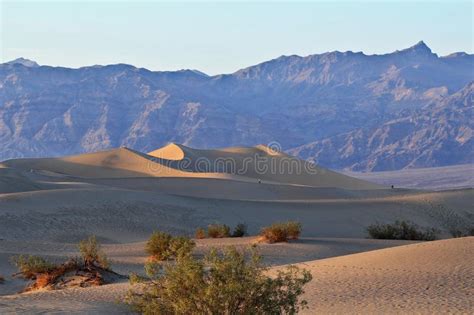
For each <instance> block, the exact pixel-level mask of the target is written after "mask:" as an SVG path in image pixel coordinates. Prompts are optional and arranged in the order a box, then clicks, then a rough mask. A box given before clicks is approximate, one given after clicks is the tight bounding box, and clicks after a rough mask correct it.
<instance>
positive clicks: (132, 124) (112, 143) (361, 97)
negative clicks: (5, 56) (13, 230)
mask: <svg viewBox="0 0 474 315" xmlns="http://www.w3.org/2000/svg"><path fill="white" fill-rule="evenodd" d="M473 66H474V56H473V55H469V54H466V53H454V54H451V55H448V56H445V57H438V56H437V55H436V54H434V53H432V51H431V49H429V47H428V46H427V45H426V44H425V43H423V42H420V43H418V44H416V45H415V46H413V47H410V48H407V49H404V50H400V51H396V52H393V53H390V54H384V55H365V54H363V53H360V52H358V53H354V52H329V53H324V54H318V55H310V56H307V57H300V56H282V57H279V58H277V59H274V60H270V61H267V62H264V63H261V64H258V65H255V66H252V67H248V68H245V69H242V70H239V71H237V72H235V73H233V74H225V75H217V76H207V75H205V74H203V73H201V72H199V71H196V70H181V71H166V72H153V71H149V70H147V69H143V68H136V67H133V66H130V65H125V64H117V65H107V66H91V67H83V68H79V69H69V68H64V67H49V66H35V64H34V63H32V62H31V61H30V62H26V60H25V59H23V60H20V62H11V63H5V64H1V65H0V145H1V147H2V150H0V160H4V159H8V158H16V157H39V156H59V155H66V154H76V153H83V152H91V151H97V150H101V149H107V148H112V147H119V146H127V147H131V148H133V149H137V150H140V151H149V150H151V149H153V148H156V147H158V146H161V145H164V144H166V143H167V142H178V143H183V144H185V145H190V146H192V147H202V148H215V147H226V146H231V145H245V146H249V145H256V144H260V143H263V144H268V143H270V142H273V141H276V142H278V143H279V144H280V145H281V147H282V149H283V150H288V152H290V153H292V154H297V155H299V156H300V157H303V158H307V159H310V160H313V161H315V162H318V163H320V164H322V165H323V166H325V167H330V168H336V169H350V170H364V171H370V170H393V169H401V168H408V167H422V166H423V167H426V166H440V165H450V164H456V163H461V162H462V163H464V162H465V161H466V160H469V156H466V155H467V154H470V153H472V142H471V141H472V140H470V139H471V137H472V129H474V126H473V119H472V116H469V115H472V94H470V92H466V93H467V95H468V96H466V100H465V103H466V104H467V105H466V108H464V109H462V108H461V109H459V108H458V107H456V106H454V105H453V106H454V107H453V106H452V105H451V104H453V102H454V103H456V101H454V99H455V98H458V97H460V96H459V94H457V93H462V92H461V91H465V89H469V87H472V84H471V85H470V83H471V82H472V81H474V67H473ZM463 89H464V90H463ZM456 95H457V96H456ZM443 104H444V105H443ZM438 107H442V108H443V110H434V109H436V108H438ZM432 110H434V111H432ZM447 117H450V118H452V119H450V120H449V123H448V122H447V123H444V126H445V128H447V129H443V130H446V131H445V132H434V131H433V132H431V133H429V132H427V131H426V133H420V131H419V130H426V129H427V128H428V129H429V128H430V121H431V120H433V121H436V123H433V126H439V123H440V122H441V121H443V122H444V121H447V120H446V119H447ZM404 119H405V120H411V121H412V122H411V123H410V124H409V125H410V128H404V127H403V126H404V125H403V123H401V122H400V123H394V121H398V120H401V121H404ZM436 124H438V125H436ZM387 126H388V127H387ZM393 126H398V127H393ZM389 127H390V128H389ZM392 127H393V128H392ZM384 128H385V129H384ZM387 128H389V129H390V130H391V132H390V137H392V138H394V139H395V138H399V139H400V140H399V141H402V139H405V140H403V141H405V142H404V143H405V144H404V145H398V146H393V148H392V147H391V148H392V149H391V150H388V149H386V148H385V149H382V148H379V146H376V147H375V144H374V143H375V142H374V141H375V140H371V141H370V143H371V145H368V144H367V143H369V142H368V140H369V139H378V138H380V137H387V136H386V135H385V136H382V135H383V134H384V133H383V132H381V131H380V130H386V129H387ZM431 128H435V129H436V128H438V127H431ZM440 128H441V127H440ZM443 128H444V127H443ZM448 129H449V130H450V131H449V132H448V131H447V130H448ZM461 130H462V131H461ZM407 132H409V133H410V132H411V136H410V135H407ZM349 134H350V135H351V136H348V135H349ZM428 134H429V135H428ZM461 134H462V136H461V137H463V139H466V140H463V141H464V144H463V145H462V147H463V149H462V150H460V151H459V152H458V153H455V154H453V153H452V149H453V147H452V146H451V145H449V143H451V142H452V139H451V138H450V137H453V136H454V135H455V137H458V136H460V135H461ZM356 135H359V136H358V137H359V138H360V139H361V140H360V141H355V139H359V138H357V136H356ZM447 135H449V136H447ZM348 137H349V138H351V139H353V140H349V138H348ZM407 137H408V138H410V137H411V138H410V139H412V140H410V141H409V140H407ZM418 138H420V139H419V140H416V141H415V140H413V139H418ZM328 141H329V142H330V143H331V145H328V144H327V143H328ZM393 141H395V140H393ZM403 141H402V142H403ZM323 142H324V143H326V144H324V145H323ZM379 142H380V141H379ZM395 142H396V141H395ZM384 143H385V142H384ZM349 144H350V145H352V146H353V147H354V148H353V150H354V152H359V153H358V154H355V153H353V154H349V155H348V153H347V152H348V151H347V150H348V149H347V148H348V147H350V145H349ZM413 145H415V146H418V149H410V150H407V149H406V146H413ZM382 147H383V145H382ZM376 148H377V150H381V151H383V152H384V153H383V154H382V153H380V152H379V151H376V152H375V151H374V150H376ZM456 148H458V147H456ZM456 150H457V149H456ZM377 152H378V153H377ZM427 152H428V153H427ZM429 152H437V153H436V154H435V155H436V158H435V157H431V158H418V159H417V161H416V162H414V160H415V159H416V157H417V156H422V157H427V156H429V155H430V154H431V153H429ZM442 152H444V153H442ZM454 155H456V156H457V158H453V156H454ZM431 156H433V154H431Z"/></svg>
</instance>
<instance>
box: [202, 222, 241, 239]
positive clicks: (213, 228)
mask: <svg viewBox="0 0 474 315" xmlns="http://www.w3.org/2000/svg"><path fill="white" fill-rule="evenodd" d="M246 234H247V226H246V225H245V224H243V223H239V224H237V225H236V226H235V228H234V231H233V232H232V233H230V227H229V226H228V225H226V224H210V225H208V227H207V232H206V230H204V229H203V228H198V229H196V234H195V237H196V238H197V239H203V238H206V237H209V238H224V237H242V236H245V235H246Z"/></svg>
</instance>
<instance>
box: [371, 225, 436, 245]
mask: <svg viewBox="0 0 474 315" xmlns="http://www.w3.org/2000/svg"><path fill="white" fill-rule="evenodd" d="M367 232H368V233H369V235H370V237H371V238H375V239H391V240H412V241H433V240H435V239H436V235H437V234H438V231H437V230H436V229H434V228H420V227H419V226H418V225H416V224H414V223H412V222H410V221H398V220H397V221H395V223H392V224H381V223H375V224H372V225H369V226H368V227H367Z"/></svg>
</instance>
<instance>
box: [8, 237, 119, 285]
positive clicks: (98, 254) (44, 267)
mask: <svg viewBox="0 0 474 315" xmlns="http://www.w3.org/2000/svg"><path fill="white" fill-rule="evenodd" d="M78 249H79V252H80V257H76V258H72V259H69V260H67V261H66V262H64V263H61V264H56V263H52V262H50V261H48V260H47V259H45V258H43V257H40V256H36V255H18V256H13V257H12V258H11V261H12V263H13V264H14V265H15V266H16V267H17V268H18V270H19V273H18V274H19V275H21V276H22V277H23V278H25V279H29V280H37V281H38V280H39V279H42V280H45V279H47V280H48V281H54V280H55V279H57V278H58V277H59V276H61V275H62V274H64V273H66V272H69V271H71V270H86V271H90V270H97V269H102V270H109V267H110V264H109V261H108V259H107V256H106V255H105V253H104V252H103V251H102V249H101V248H100V244H99V243H98V242H97V239H96V237H95V236H91V237H89V238H87V239H85V240H82V241H81V242H80V243H79V245H78Z"/></svg>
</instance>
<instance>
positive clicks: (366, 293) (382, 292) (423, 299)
mask: <svg viewBox="0 0 474 315" xmlns="http://www.w3.org/2000/svg"><path fill="white" fill-rule="evenodd" d="M251 242H252V239H251V238H244V239H237V240H235V239H228V240H227V239H223V240H200V241H198V247H197V252H203V251H206V250H207V249H208V248H210V247H215V246H217V247H220V246H224V245H237V246H245V245H246V244H250V243H251ZM403 244H404V243H403V242H398V243H397V242H394V241H374V240H363V239H359V240H357V239H352V240H348V239H302V240H301V241H298V242H296V243H290V244H278V245H262V246H261V251H262V252H263V253H264V254H265V257H267V262H269V263H271V264H272V265H276V266H275V267H274V268H273V270H278V269H279V268H281V266H280V265H283V264H287V263H294V262H298V261H305V260H310V259H311V257H315V258H318V259H319V260H315V261H309V262H302V263H299V264H298V265H299V266H301V267H304V268H306V269H308V270H310V271H311V272H312V274H313V277H314V279H313V281H312V282H310V283H309V284H308V285H307V287H306V293H305V295H304V298H305V299H307V300H308V302H309V307H310V309H308V310H305V311H303V312H302V313H303V314H341V313H344V314H347V313H350V314H353V313H365V314H367V313H378V314H380V313H383V314H393V313H416V314H438V313H469V312H470V311H471V310H472V294H473V291H474V285H473V283H474V267H473V266H474V238H472V237H471V238H462V239H453V240H445V241H435V242H428V243H419V244H412V245H406V246H398V247H393V246H396V245H403ZM405 244H406V243H405ZM37 246H39V247H40V248H41V250H42V251H43V253H45V254H46V255H47V254H48V253H53V254H57V253H59V254H60V255H65V256H67V255H70V254H71V253H74V246H73V245H72V244H59V243H56V244H34V243H33V244H25V243H23V244H21V243H18V242H17V243H6V244H3V245H2V243H1V242H0V252H5V251H7V252H10V253H11V252H20V253H21V252H25V251H28V250H31V248H33V247H37ZM388 247H391V248H388ZM18 248H22V249H21V250H18ZM379 248H385V249H379ZM105 250H106V251H107V253H108V254H109V256H110V257H111V259H112V263H113V266H114V268H115V269H116V270H119V271H121V272H127V271H136V272H142V271H141V268H142V264H143V262H144V261H145V255H144V253H143V243H131V244H121V245H109V246H106V247H105ZM318 252H319V253H320V254H318ZM354 252H355V253H356V254H352V253H354ZM312 255H316V256H312ZM318 255H319V256H318ZM341 255H342V256H341ZM334 256H340V257H334ZM0 266H1V265H0ZM8 283H9V284H8V285H7V286H11V287H9V289H12V288H13V287H14V286H15V285H16V286H18V284H15V283H11V282H10V280H9V279H8ZM128 288H129V286H128V284H127V283H126V282H120V283H115V284H109V285H105V286H101V287H93V288H87V289H80V288H78V289H66V290H63V291H43V292H33V293H28V294H21V295H18V294H8V293H7V294H6V295H4V296H0V306H1V307H2V308H3V310H4V312H7V313H18V312H21V313H28V314H30V313H31V314H33V313H64V312H74V313H87V314H127V313H129V312H130V310H129V309H128V308H127V307H126V306H124V305H120V304H117V303H116V301H117V300H120V299H121V297H123V296H124V294H125V293H126V292H127V290H128ZM65 301H67V302H65Z"/></svg>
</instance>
